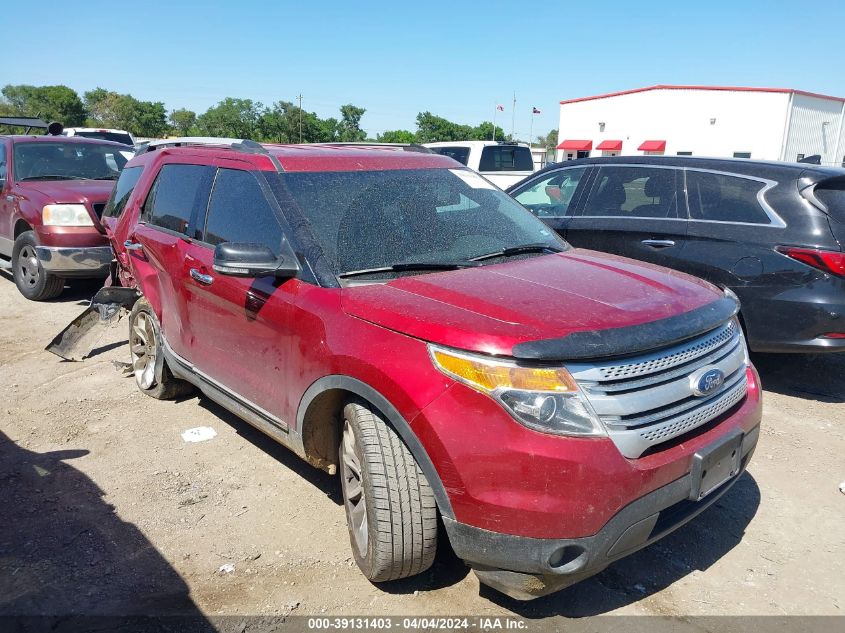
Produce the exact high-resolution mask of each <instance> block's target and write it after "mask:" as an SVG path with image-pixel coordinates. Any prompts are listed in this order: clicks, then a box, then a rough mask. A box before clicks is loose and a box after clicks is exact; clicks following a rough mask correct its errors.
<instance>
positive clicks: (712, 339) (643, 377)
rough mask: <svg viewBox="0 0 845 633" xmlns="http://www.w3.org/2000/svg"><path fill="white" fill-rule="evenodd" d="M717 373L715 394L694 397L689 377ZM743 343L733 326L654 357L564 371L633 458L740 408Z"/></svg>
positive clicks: (578, 365)
mask: <svg viewBox="0 0 845 633" xmlns="http://www.w3.org/2000/svg"><path fill="white" fill-rule="evenodd" d="M705 368H707V369H711V368H717V369H719V370H721V372H722V374H723V375H724V376H725V380H724V383H723V384H722V385H721V386H720V387H719V389H718V390H717V391H716V392H715V393H713V394H709V395H707V396H696V395H695V394H694V392H693V386H692V382H693V381H692V380H691V378H690V377H691V375H692V374H694V373H695V372H697V371H698V370H703V369H705ZM745 368H746V351H745V342H744V340H743V337H742V331H741V330H740V328H739V326H738V324H737V322H736V321H735V320H733V319H732V320H731V321H729V322H727V323H725V324H724V325H722V326H720V327H718V328H716V329H715V330H712V331H711V332H708V333H706V334H704V335H702V336H699V337H696V338H694V339H692V340H689V341H685V342H684V343H680V344H678V345H675V346H672V347H670V348H666V349H664V350H661V351H659V352H655V353H651V354H648V355H645V356H639V357H635V358H629V359H625V360H622V361H620V360H615V361H605V362H602V363H574V364H568V365H567V369H569V371H570V373H571V374H572V375H573V377H574V378H575V380H576V381H578V384H579V385H580V387H581V388H582V390H583V392H584V394H585V395H586V397H587V399H588V400H589V402H590V405H591V406H592V407H593V410H594V411H595V412H596V414H597V415H598V416H599V418H600V419H601V420H602V422H603V423H604V425H605V427H606V428H607V430H608V434H609V435H610V438H611V439H612V440H613V441H614V443H615V444H616V446H617V447H618V448H619V450H620V452H621V453H622V454H623V455H625V456H626V457H630V458H635V457H639V456H640V455H642V454H643V453H644V452H645V451H647V450H648V449H649V448H651V447H652V446H655V445H657V444H660V443H662V442H666V441H669V440H671V439H673V438H676V437H678V436H680V435H683V434H684V433H688V432H689V431H692V430H694V429H696V428H698V427H700V426H702V425H704V424H706V423H707V422H709V421H711V420H713V419H714V418H716V417H718V416H719V415H721V414H723V413H724V412H725V411H727V410H728V409H730V408H731V407H733V406H734V405H736V404H737V403H739V402H741V401H742V399H743V398H744V397H745V394H746V392H747V390H748V382H747V378H746V372H745Z"/></svg>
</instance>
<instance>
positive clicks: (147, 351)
mask: <svg viewBox="0 0 845 633" xmlns="http://www.w3.org/2000/svg"><path fill="white" fill-rule="evenodd" d="M129 349H130V351H131V354H132V371H133V373H134V374H135V381H136V382H137V383H138V386H139V387H140V388H141V389H145V390H146V389H151V388H152V387H153V386H154V385H155V365H156V358H157V356H158V341H157V339H156V335H155V328H154V326H153V322H152V318H151V317H150V315H148V314H147V313H145V312H139V313H138V316H137V317H136V319H135V322H134V323H133V324H132V333H131V340H130V341H129Z"/></svg>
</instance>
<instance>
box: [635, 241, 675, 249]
mask: <svg viewBox="0 0 845 633" xmlns="http://www.w3.org/2000/svg"><path fill="white" fill-rule="evenodd" d="M641 243H642V244H645V245H646V246H651V247H652V248H669V247H670V246H674V245H675V242H674V241H672V240H643V241H642V242H641Z"/></svg>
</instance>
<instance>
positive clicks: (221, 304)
mask: <svg viewBox="0 0 845 633" xmlns="http://www.w3.org/2000/svg"><path fill="white" fill-rule="evenodd" d="M216 164H217V166H218V170H217V174H216V176H215V179H214V186H213V188H212V191H211V197H210V200H209V203H208V209H207V214H206V217H205V221H204V222H201V223H200V225H199V226H198V227H197V231H198V239H197V240H195V241H193V242H192V243H191V245H190V246H189V248H188V252H187V253H186V257H185V260H184V262H183V268H182V274H183V277H184V278H185V279H186V288H187V292H186V303H187V309H188V321H189V328H190V331H191V334H192V339H191V344H190V348H189V357H190V359H191V361H192V362H193V364H194V365H195V367H196V369H197V370H199V371H200V372H201V373H202V374H203V375H204V376H205V377H206V378H208V379H210V380H211V381H212V382H213V383H215V384H216V385H217V386H218V387H222V388H224V390H225V391H227V392H229V393H230V394H234V395H236V396H237V397H239V398H240V399H241V400H245V401H247V403H248V404H249V405H251V406H252V408H254V409H256V410H257V411H258V412H259V413H261V414H262V415H264V417H266V418H269V419H270V420H271V421H273V422H275V423H276V424H277V425H278V426H280V427H282V428H284V423H283V422H281V421H280V419H279V418H280V413H281V411H283V410H285V409H284V407H285V406H286V404H287V403H286V401H285V382H286V380H285V375H286V374H285V372H286V371H287V367H286V365H287V362H288V359H289V358H290V354H289V349H290V345H291V340H292V328H293V326H294V322H293V321H294V319H293V318H292V316H291V315H292V310H293V308H292V303H291V294H290V292H289V291H288V289H287V288H286V287H285V284H284V282H283V281H281V280H277V279H276V278H274V277H259V278H254V279H253V278H241V277H232V276H227V275H221V274H218V273H216V272H215V271H214V247H215V246H216V245H217V244H221V243H223V242H241V243H243V242H249V243H259V244H263V245H265V246H267V247H269V248H270V249H271V250H272V251H273V252H274V253H276V254H278V253H279V248H280V245H281V242H282V228H281V222H280V216H279V213H280V210H279V208H278V205H277V204H276V202H275V200H274V198H273V197H272V195H268V190H267V188H266V183H265V182H264V181H263V177H262V176H261V175H260V174H257V173H255V172H253V171H250V170H249V166H248V165H247V164H246V163H243V162H241V161H237V160H230V159H221V160H220V161H218V162H217V163H216Z"/></svg>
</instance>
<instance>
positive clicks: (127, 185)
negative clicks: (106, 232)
mask: <svg viewBox="0 0 845 633" xmlns="http://www.w3.org/2000/svg"><path fill="white" fill-rule="evenodd" d="M143 171H144V168H143V167H129V168H127V169H124V170H123V172H122V173H121V174H120V178H118V180H117V184H116V185H115V187H114V189H112V192H111V195H110V196H109V201H108V202H107V203H106V208H105V209H104V210H103V217H104V218H119V217H120V215H121V214H122V213H123V209H125V208H126V203H127V202H129V196H130V195H132V190H133V189H135V185H137V184H138V179H139V178H140V177H141V172H143Z"/></svg>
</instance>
